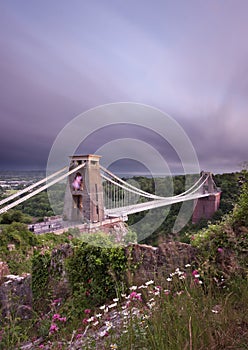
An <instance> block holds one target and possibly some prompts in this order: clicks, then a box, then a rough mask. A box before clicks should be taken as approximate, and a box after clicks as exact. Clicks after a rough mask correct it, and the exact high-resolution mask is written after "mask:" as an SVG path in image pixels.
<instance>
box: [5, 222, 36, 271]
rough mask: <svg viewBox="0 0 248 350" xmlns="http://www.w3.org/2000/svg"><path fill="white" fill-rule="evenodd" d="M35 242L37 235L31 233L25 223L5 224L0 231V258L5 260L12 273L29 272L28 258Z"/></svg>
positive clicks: (29, 262)
mask: <svg viewBox="0 0 248 350" xmlns="http://www.w3.org/2000/svg"><path fill="white" fill-rule="evenodd" d="M37 244H38V239H37V236H35V235H34V234H33V233H31V232H30V231H29V230H28V229H27V227H26V225H24V224H22V223H17V222H14V223H12V224H10V225H6V226H4V227H2V229H1V231H0V259H1V260H2V261H6V262H7V264H8V266H9V269H10V272H11V273H13V274H21V273H22V272H29V271H30V268H31V261H30V259H29V258H30V255H32V251H33V247H34V246H36V245H37Z"/></svg>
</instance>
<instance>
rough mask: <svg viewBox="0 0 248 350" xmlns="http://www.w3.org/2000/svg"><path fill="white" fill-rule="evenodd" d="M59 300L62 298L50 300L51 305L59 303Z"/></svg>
mask: <svg viewBox="0 0 248 350" xmlns="http://www.w3.org/2000/svg"><path fill="white" fill-rule="evenodd" d="M61 300H62V298H58V299H54V300H53V301H52V305H53V306H55V305H59V304H60V303H61Z"/></svg>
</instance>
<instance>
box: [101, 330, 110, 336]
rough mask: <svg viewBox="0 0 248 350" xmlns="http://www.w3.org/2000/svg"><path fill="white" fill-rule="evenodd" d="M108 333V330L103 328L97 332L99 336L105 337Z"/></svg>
mask: <svg viewBox="0 0 248 350" xmlns="http://www.w3.org/2000/svg"><path fill="white" fill-rule="evenodd" d="M108 335H109V333H108V331H106V330H104V331H102V332H100V333H99V336H100V337H107V336H108Z"/></svg>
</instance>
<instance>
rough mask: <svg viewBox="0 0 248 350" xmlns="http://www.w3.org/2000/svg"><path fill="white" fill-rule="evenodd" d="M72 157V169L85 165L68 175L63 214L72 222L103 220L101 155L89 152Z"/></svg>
mask: <svg viewBox="0 0 248 350" xmlns="http://www.w3.org/2000/svg"><path fill="white" fill-rule="evenodd" d="M70 158H71V161H70V168H69V169H70V170H72V169H73V168H76V167H77V166H79V165H81V164H82V165H83V164H85V165H84V167H82V168H81V169H80V170H78V171H76V172H75V173H73V174H71V175H70V176H69V177H68V182H67V187H66V192H65V202H64V211H63V216H64V218H65V219H66V220H68V221H72V222H85V223H88V224H91V223H96V222H102V221H103V220H104V204H103V188H102V179H101V175H100V165H99V159H100V156H97V155H93V154H88V155H82V156H81V155H76V156H71V157H70Z"/></svg>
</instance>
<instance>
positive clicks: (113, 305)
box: [108, 303, 117, 309]
mask: <svg viewBox="0 0 248 350" xmlns="http://www.w3.org/2000/svg"><path fill="white" fill-rule="evenodd" d="M115 306H117V303H113V304H110V305H109V306H108V307H109V308H110V309H112V307H115Z"/></svg>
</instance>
